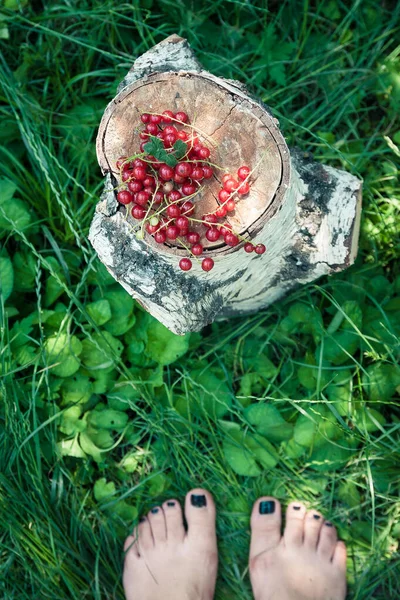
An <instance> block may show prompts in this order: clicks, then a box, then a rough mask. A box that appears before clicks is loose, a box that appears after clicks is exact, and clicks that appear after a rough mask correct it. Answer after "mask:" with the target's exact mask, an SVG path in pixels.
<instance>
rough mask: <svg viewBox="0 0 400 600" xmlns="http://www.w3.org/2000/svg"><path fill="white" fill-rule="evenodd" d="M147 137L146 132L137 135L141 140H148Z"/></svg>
mask: <svg viewBox="0 0 400 600" xmlns="http://www.w3.org/2000/svg"><path fill="white" fill-rule="evenodd" d="M149 136H150V134H149V133H148V132H147V131H141V132H140V133H139V137H140V139H141V140H148V139H149Z"/></svg>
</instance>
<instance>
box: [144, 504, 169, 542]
mask: <svg viewBox="0 0 400 600" xmlns="http://www.w3.org/2000/svg"><path fill="white" fill-rule="evenodd" d="M147 519H148V521H149V523H150V526H151V531H152V534H153V539H154V543H155V544H157V543H160V542H165V540H166V539H167V529H166V526H165V517H164V511H163V509H162V508H161V506H155V507H154V508H152V509H151V511H150V512H149V513H148V514H147Z"/></svg>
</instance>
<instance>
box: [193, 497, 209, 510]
mask: <svg viewBox="0 0 400 600" xmlns="http://www.w3.org/2000/svg"><path fill="white" fill-rule="evenodd" d="M190 501H191V503H192V506H195V507H196V508H203V506H207V498H206V497H205V496H203V495H202V496H196V494H192V496H191V499H190Z"/></svg>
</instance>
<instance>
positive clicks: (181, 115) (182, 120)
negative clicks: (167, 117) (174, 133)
mask: <svg viewBox="0 0 400 600" xmlns="http://www.w3.org/2000/svg"><path fill="white" fill-rule="evenodd" d="M175 119H176V120H177V121H179V123H187V122H188V121H189V117H188V116H187V114H186V113H184V112H181V111H179V112H177V113H176V114H175Z"/></svg>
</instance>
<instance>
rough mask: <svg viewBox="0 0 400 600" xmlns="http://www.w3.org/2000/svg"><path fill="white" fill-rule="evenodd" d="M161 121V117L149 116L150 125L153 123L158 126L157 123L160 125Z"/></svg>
mask: <svg viewBox="0 0 400 600" xmlns="http://www.w3.org/2000/svg"><path fill="white" fill-rule="evenodd" d="M161 121H162V116H161V115H150V123H155V124H156V125H158V123H161Z"/></svg>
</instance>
